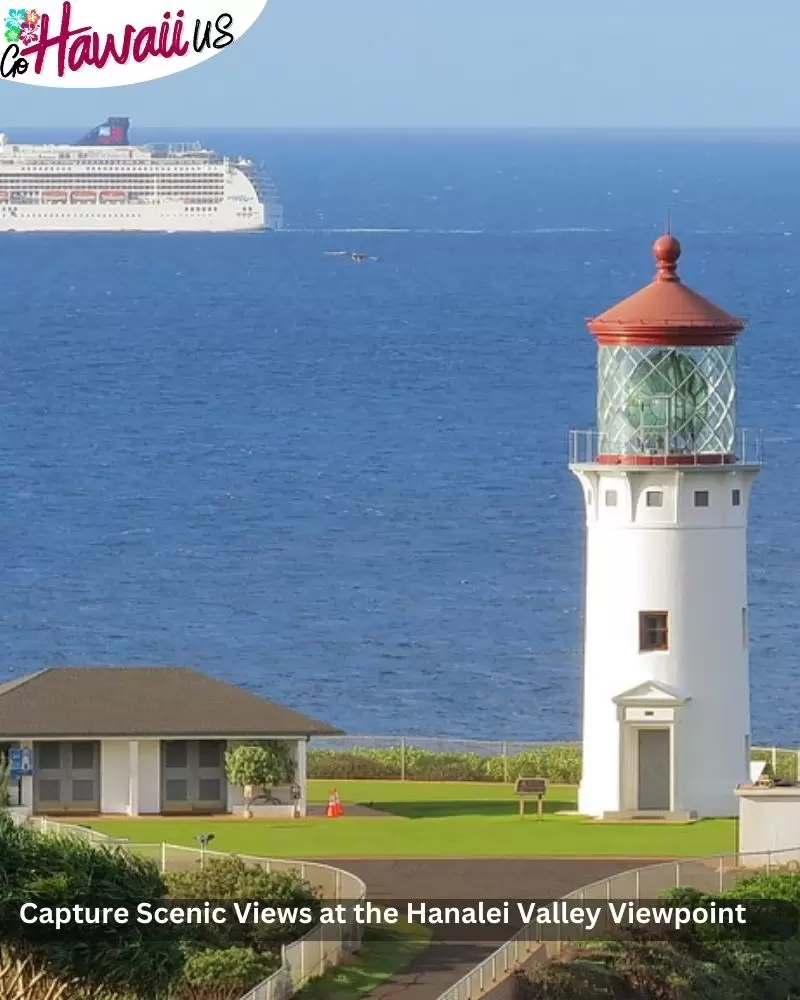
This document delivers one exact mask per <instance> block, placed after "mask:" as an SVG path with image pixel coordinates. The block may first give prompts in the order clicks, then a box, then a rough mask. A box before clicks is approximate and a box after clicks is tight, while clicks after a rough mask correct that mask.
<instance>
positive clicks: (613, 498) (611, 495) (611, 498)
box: [606, 490, 617, 507]
mask: <svg viewBox="0 0 800 1000" xmlns="http://www.w3.org/2000/svg"><path fill="white" fill-rule="evenodd" d="M616 506H617V491H616V490H606V507H616Z"/></svg>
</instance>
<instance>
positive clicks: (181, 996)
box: [170, 948, 280, 1000]
mask: <svg viewBox="0 0 800 1000" xmlns="http://www.w3.org/2000/svg"><path fill="white" fill-rule="evenodd" d="M279 966H280V957H279V956H278V955H276V954H263V953H259V952H255V951H253V950H252V949H251V948H194V949H187V950H186V960H185V963H184V967H183V974H182V976H181V978H180V980H179V981H178V983H177V984H176V985H175V986H174V987H173V989H172V992H171V994H170V996H171V1000H238V998H239V997H241V996H242V995H243V994H245V993H246V992H247V991H248V990H251V989H252V988H253V987H254V986H256V985H257V984H258V983H260V982H262V981H263V980H264V979H266V978H267V977H268V976H269V975H271V974H272V973H273V972H275V971H276V970H277V969H278V968H279Z"/></svg>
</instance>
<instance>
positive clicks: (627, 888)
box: [437, 847, 800, 1000]
mask: <svg viewBox="0 0 800 1000" xmlns="http://www.w3.org/2000/svg"><path fill="white" fill-rule="evenodd" d="M788 865H792V866H796V865H800V847H798V848H789V849H787V850H784V851H759V852H757V853H750V854H722V855H715V856H713V857H709V858H693V859H691V860H684V861H667V862H662V863H660V864H655V865H647V866H646V867H644V868H634V869H630V870H628V871H624V872H619V873H618V874H617V875H611V876H610V877H609V878H604V879H600V880H599V881H597V882H592V883H591V884H590V885H585V886H583V887H582V888H580V889H576V890H575V891H574V892H570V893H567V895H566V896H564V897H563V898H564V899H565V900H571V901H573V902H579V903H580V902H584V901H585V900H596V901H606V900H633V901H639V900H648V901H652V900H655V899H657V898H658V896H659V895H660V894H661V893H662V892H664V891H665V890H666V889H674V888H676V887H677V886H685V887H687V888H692V889H698V890H699V891H700V892H706V893H715V892H724V891H725V890H727V889H730V888H732V887H733V886H734V885H735V884H736V883H737V882H738V881H739V879H741V878H742V877H743V876H745V875H756V874H758V873H767V874H768V873H769V872H770V871H775V870H777V869H780V868H783V867H785V866H788ZM580 940H581V939H580V936H579V935H578V934H576V932H573V933H572V934H571V935H570V937H569V939H566V938H564V939H562V940H556V941H548V940H544V939H543V936H542V925H541V924H526V925H525V926H524V927H522V928H521V929H520V930H519V931H518V932H517V933H516V934H515V935H514V937H512V938H510V940H508V941H506V943H505V944H504V945H502V946H501V947H500V948H498V949H497V951H495V952H493V953H492V954H491V955H489V957H488V958H486V959H485V960H484V961H483V962H481V963H480V965H477V966H476V967H475V968H474V969H473V970H472V971H471V972H468V973H467V974H466V976H464V977H463V978H461V979H459V981H458V982H457V983H454V984H453V985H452V986H451V987H450V988H449V989H447V990H445V991H444V993H441V994H440V995H439V996H438V997H437V1000H476V998H478V997H481V996H482V995H483V994H485V993H487V992H488V991H489V990H491V989H493V988H494V987H495V986H497V985H499V984H500V983H501V982H503V980H505V979H507V978H508V977H509V976H512V975H514V974H515V973H516V972H518V971H520V970H521V968H522V967H523V966H524V965H525V964H528V963H530V962H533V961H540V962H546V961H548V960H549V959H551V958H554V957H555V956H556V955H558V954H560V953H561V952H562V951H563V950H564V949H565V948H568V947H571V946H574V945H575V944H579V943H580Z"/></svg>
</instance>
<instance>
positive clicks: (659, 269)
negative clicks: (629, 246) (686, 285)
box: [653, 232, 681, 281]
mask: <svg viewBox="0 0 800 1000" xmlns="http://www.w3.org/2000/svg"><path fill="white" fill-rule="evenodd" d="M680 255H681V245H680V243H679V242H678V241H677V240H676V239H675V237H674V236H673V235H672V234H671V233H669V232H668V233H665V234H664V235H663V236H659V237H658V239H657V240H656V241H655V243H654V244H653V256H654V257H655V259H656V281H678V280H680V279H679V278H678V274H677V271H678V258H679V257H680Z"/></svg>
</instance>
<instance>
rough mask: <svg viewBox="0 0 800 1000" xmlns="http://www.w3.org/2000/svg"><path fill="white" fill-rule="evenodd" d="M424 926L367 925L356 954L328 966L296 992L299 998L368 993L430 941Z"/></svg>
mask: <svg viewBox="0 0 800 1000" xmlns="http://www.w3.org/2000/svg"><path fill="white" fill-rule="evenodd" d="M430 939H431V933H430V929H429V928H427V927H422V926H420V925H417V924H398V925H397V926H394V927H367V928H366V930H365V932H364V942H363V945H362V947H361V950H360V951H359V953H358V955H356V956H354V958H353V960H352V961H351V962H349V963H347V964H346V965H340V966H339V967H338V968H335V969H330V970H329V971H328V972H326V973H325V975H323V976H320V977H319V978H318V979H314V980H312V981H311V982H310V983H309V984H308V986H306V987H305V989H303V990H301V991H300V993H299V994H298V995H297V996H298V998H299V1000H356V998H358V997H367V996H370V995H371V994H372V993H374V992H375V990H377V989H378V987H379V986H382V985H383V984H384V983H388V982H390V981H391V980H392V979H394V978H395V976H397V975H398V974H399V973H401V972H403V971H404V970H405V969H407V968H408V966H409V965H410V964H411V961H412V959H414V958H415V957H416V956H417V955H418V954H420V953H421V952H422V951H424V950H425V948H427V947H428V944H429V943H430Z"/></svg>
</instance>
